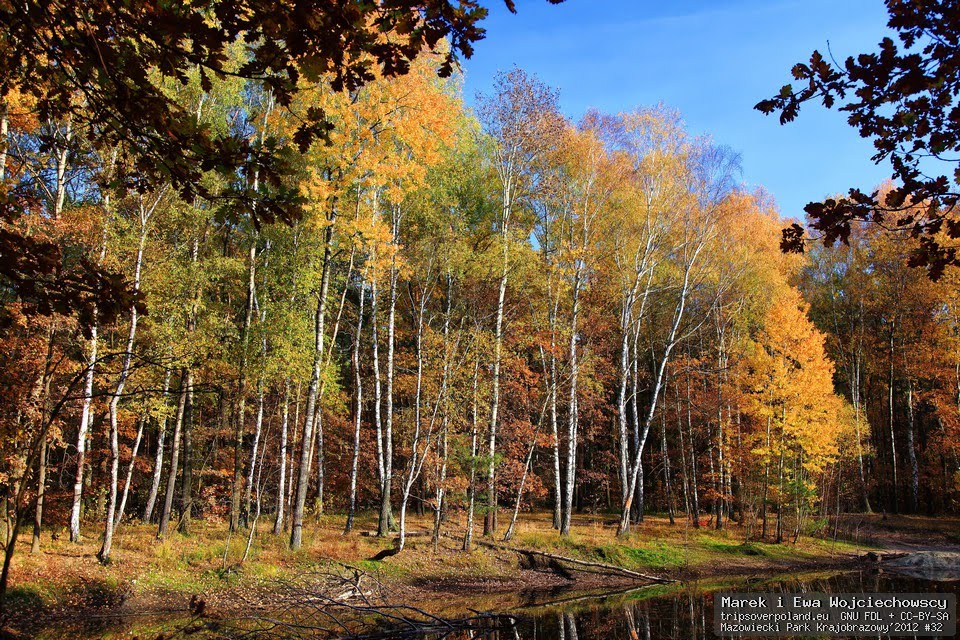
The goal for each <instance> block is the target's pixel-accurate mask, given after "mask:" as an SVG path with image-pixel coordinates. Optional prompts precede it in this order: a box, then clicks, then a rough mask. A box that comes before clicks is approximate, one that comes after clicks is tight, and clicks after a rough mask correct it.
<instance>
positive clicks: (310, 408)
mask: <svg viewBox="0 0 960 640" xmlns="http://www.w3.org/2000/svg"><path fill="white" fill-rule="evenodd" d="M335 220H336V214H335V213H331V216H330V217H329V218H328V222H329V224H328V225H327V228H326V230H325V232H324V249H323V266H322V271H321V275H320V291H319V294H318V296H317V313H316V315H315V316H314V343H313V368H312V373H311V376H310V386H309V387H308V388H307V407H306V413H307V415H306V420H304V425H303V436H302V437H301V438H300V467H299V469H298V470H297V489H296V492H295V493H296V497H295V499H294V503H293V511H292V514H291V522H290V548H291V549H293V550H297V549H299V548H300V547H301V546H302V544H303V516H304V510H305V508H306V503H307V485H308V484H309V483H310V463H311V460H310V443H312V442H313V428H314V420H315V419H316V417H317V416H318V415H319V410H318V407H317V404H318V396H319V390H320V373H321V367H322V366H323V354H324V323H325V321H326V313H327V292H328V290H329V288H330V262H331V258H332V252H333V247H332V243H333V223H334V222H335Z"/></svg>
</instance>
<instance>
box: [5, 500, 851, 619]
mask: <svg viewBox="0 0 960 640" xmlns="http://www.w3.org/2000/svg"><path fill="white" fill-rule="evenodd" d="M504 517H505V516H504ZM343 524H344V518H343V516H339V515H326V516H322V517H320V518H319V519H311V520H310V521H308V523H307V526H305V529H304V544H303V548H302V549H300V550H298V551H296V552H291V551H290V550H289V549H288V547H287V535H286V534H284V535H281V536H274V535H273V534H272V522H271V521H269V520H268V519H261V521H260V523H259V524H258V533H257V536H256V538H255V540H254V543H253V545H252V548H251V552H250V556H249V557H248V559H247V561H246V562H245V563H243V564H242V565H240V564H239V561H240V559H241V557H242V555H243V550H244V547H245V546H246V541H247V532H246V531H241V532H239V533H235V534H233V535H230V536H229V551H228V553H227V555H226V557H227V560H226V562H224V550H225V549H226V547H227V540H228V532H227V527H226V525H225V523H224V522H222V521H195V522H194V523H193V526H192V528H191V531H190V533H189V534H188V535H181V534H179V533H173V534H171V535H170V536H168V538H167V539H166V540H163V541H158V540H157V539H156V527H155V526H151V525H139V524H125V525H123V526H122V527H120V529H119V530H118V532H117V534H116V537H115V542H114V552H113V561H112V562H111V563H110V564H109V565H107V566H104V565H101V564H100V563H99V562H98V561H97V559H96V553H97V551H98V549H99V539H98V538H99V536H98V535H97V534H98V531H97V529H96V524H95V523H86V526H85V529H84V531H85V533H86V536H87V537H86V539H85V540H84V541H83V542H81V543H79V544H73V543H70V542H69V541H68V540H67V537H66V535H65V532H63V531H59V532H53V533H54V535H53V536H52V537H51V535H50V533H49V532H45V534H44V537H43V545H42V548H43V550H42V552H41V553H39V554H30V553H29V552H28V550H27V549H26V548H22V550H21V553H20V554H18V556H17V557H16V559H15V561H14V569H13V573H12V576H11V578H12V579H11V584H12V585H13V587H14V589H15V594H16V595H17V597H20V598H21V599H23V600H24V602H26V603H32V605H35V606H39V605H40V604H41V603H42V604H43V605H47V606H51V605H57V606H64V605H65V606H87V605H97V604H111V603H116V602H117V601H123V600H124V599H127V600H128V601H129V600H131V599H132V600H136V601H144V600H146V601H152V602H155V603H157V604H159V605H161V606H162V605H163V604H170V603H173V602H174V601H177V602H181V601H185V600H186V599H188V598H189V596H190V595H192V594H202V595H203V596H204V597H206V598H213V599H216V598H217V596H218V594H221V595H222V594H225V593H229V594H230V597H232V598H233V597H236V596H237V593H238V592H248V593H256V592H263V591H264V590H269V588H270V583H271V581H273V580H276V579H286V578H290V577H294V576H299V575H303V574H304V573H306V572H309V571H312V570H317V569H319V570H330V569H332V568H334V569H335V568H338V567H340V563H342V564H347V565H351V566H356V567H358V568H360V569H362V570H364V571H367V572H371V573H376V574H378V575H379V576H380V577H381V579H383V580H385V581H387V582H394V583H398V584H399V583H406V584H411V583H414V582H417V583H420V584H423V583H429V582H431V581H436V582H443V581H444V580H451V579H459V580H463V579H478V580H479V579H485V580H509V579H510V578H511V577H515V576H517V575H518V572H519V564H518V561H517V557H516V555H515V554H512V553H504V552H499V551H494V550H490V549H486V548H482V547H477V548H475V550H474V551H473V552H471V553H463V552H462V551H461V550H460V542H459V540H458V539H457V538H459V537H460V536H462V534H463V527H464V523H463V522H461V521H460V519H459V518H457V517H452V518H451V519H450V521H449V522H447V523H446V524H445V531H446V532H448V533H449V534H450V536H451V537H444V538H443V539H441V541H440V544H439V545H438V547H437V548H435V547H434V545H433V544H432V542H431V540H430V537H429V536H417V537H411V538H409V539H408V541H407V546H406V548H405V550H404V551H403V552H402V553H400V554H398V555H395V556H391V557H388V558H386V559H385V560H382V561H373V560H370V558H372V557H373V556H374V555H376V553H377V552H378V551H380V550H382V549H385V548H389V547H391V546H392V541H389V540H384V539H380V538H376V537H372V536H364V535H361V532H365V531H366V532H369V531H372V530H373V529H374V528H375V525H376V520H375V514H363V515H361V516H360V517H359V518H358V520H357V522H356V527H355V532H354V533H352V534H351V535H348V536H344V535H342V531H343ZM504 524H505V523H504ZM431 527H432V520H431V518H430V516H424V517H418V516H416V515H411V516H408V530H409V531H427V530H429V529H430V528H431ZM481 527H482V525H481V526H478V528H477V531H476V534H475V535H476V536H478V539H479V536H480V534H481V530H480V529H481ZM497 541H498V542H499V539H498V540H497ZM510 544H512V545H514V546H517V547H524V548H533V549H539V550H544V551H548V552H552V553H557V554H560V555H565V556H569V557H577V558H581V559H588V560H595V561H600V562H606V563H609V564H615V565H618V566H623V567H626V568H630V569H638V570H646V571H651V570H654V571H657V572H660V573H672V572H675V571H688V572H689V571H691V570H693V571H695V572H696V571H702V572H705V573H714V574H715V573H717V569H718V568H722V567H723V566H730V567H739V568H740V569H741V570H742V569H743V568H744V567H746V568H750V567H756V568H758V569H759V568H762V567H769V566H778V565H779V566H783V565H786V564H789V563H790V562H794V561H803V560H810V559H815V558H822V557H824V556H826V555H830V554H833V553H850V552H852V551H855V550H856V547H854V546H852V545H850V544H848V543H843V542H836V543H835V542H831V541H824V540H819V539H814V538H806V537H805V538H801V541H800V543H799V544H797V545H792V544H782V545H774V544H764V543H756V542H753V543H749V544H743V540H742V533H741V531H740V530H739V529H737V528H736V527H734V528H733V529H730V530H723V531H715V530H711V529H699V530H697V529H693V528H692V527H690V526H689V525H688V524H686V523H684V522H683V521H682V520H678V522H677V524H675V525H670V524H669V522H668V521H667V520H666V519H665V518H659V517H649V518H647V521H646V522H645V523H644V524H643V525H642V526H640V527H638V528H636V529H635V530H634V532H632V533H631V534H630V535H628V536H625V537H621V538H617V537H616V535H615V525H614V524H613V523H612V522H609V521H605V520H604V519H603V518H602V517H591V516H577V517H576V518H575V519H574V522H573V526H572V532H571V535H570V536H569V537H566V538H561V537H560V536H559V535H558V534H557V532H556V531H555V530H553V529H552V527H551V526H550V514H549V513H547V512H538V513H532V514H523V515H522V516H521V518H520V520H519V522H518V523H517V531H516V535H515V538H514V539H513V541H512V542H511V543H510ZM177 594H179V596H178V595H177ZM151 599H152V600H151Z"/></svg>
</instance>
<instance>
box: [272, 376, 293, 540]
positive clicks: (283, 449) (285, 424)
mask: <svg viewBox="0 0 960 640" xmlns="http://www.w3.org/2000/svg"><path fill="white" fill-rule="evenodd" d="M289 418H290V378H287V379H286V380H284V382H283V419H282V421H281V423H280V451H279V453H278V454H277V456H278V458H279V462H280V478H279V480H277V516H276V518H275V519H274V521H273V534H274V535H277V536H278V535H280V532H282V531H283V515H284V506H285V504H284V503H285V502H286V495H287V489H286V487H287V433H288V431H289V429H290V422H289Z"/></svg>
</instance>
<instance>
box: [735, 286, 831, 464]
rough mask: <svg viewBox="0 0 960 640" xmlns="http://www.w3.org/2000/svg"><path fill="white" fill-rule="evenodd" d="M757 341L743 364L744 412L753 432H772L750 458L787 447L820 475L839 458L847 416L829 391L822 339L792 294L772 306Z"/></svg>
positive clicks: (828, 368) (828, 369) (828, 366)
mask: <svg viewBox="0 0 960 640" xmlns="http://www.w3.org/2000/svg"><path fill="white" fill-rule="evenodd" d="M756 342H757V345H756V347H757V348H756V349H754V350H753V353H751V354H750V355H749V356H748V357H747V358H745V362H744V369H745V373H744V374H743V378H742V382H743V387H744V389H745V399H746V409H747V411H748V413H750V414H751V415H753V417H754V420H755V421H756V422H757V423H758V430H763V429H765V428H766V426H767V425H770V428H771V430H772V432H773V433H772V435H771V440H770V442H769V443H766V442H765V436H766V434H763V436H760V434H758V439H760V438H762V439H764V446H759V447H757V448H755V449H754V450H753V453H754V454H755V455H757V456H759V457H761V458H767V459H769V456H770V455H771V454H773V453H774V451H776V455H780V454H782V453H783V450H782V449H780V447H781V446H782V447H786V450H787V451H791V452H793V453H794V454H796V455H799V456H800V458H801V460H802V464H803V467H804V468H805V469H806V470H808V471H810V472H819V471H821V470H822V469H823V467H824V465H825V464H827V463H829V462H830V461H832V460H834V459H835V458H836V456H837V455H838V454H839V451H840V448H839V443H840V441H841V440H842V439H843V438H844V437H846V436H847V433H848V431H849V430H850V413H849V411H846V410H845V404H844V402H843V401H842V400H841V398H839V397H838V396H837V395H836V393H835V392H834V388H833V371H834V367H833V363H832V362H831V361H830V359H829V358H828V357H827V355H826V351H825V349H824V336H823V334H822V333H820V332H819V331H818V330H817V329H816V328H815V327H814V326H813V323H812V322H811V321H810V319H809V318H808V317H807V304H806V303H805V302H804V301H803V299H802V298H801V296H800V293H799V292H798V291H797V290H796V289H794V288H789V289H787V290H786V291H785V292H783V293H782V294H781V295H779V296H778V297H777V298H776V299H775V300H773V301H772V303H771V306H770V308H769V310H768V312H767V315H766V318H765V320H764V324H763V327H762V329H761V330H760V331H759V332H758V335H757V337H756Z"/></svg>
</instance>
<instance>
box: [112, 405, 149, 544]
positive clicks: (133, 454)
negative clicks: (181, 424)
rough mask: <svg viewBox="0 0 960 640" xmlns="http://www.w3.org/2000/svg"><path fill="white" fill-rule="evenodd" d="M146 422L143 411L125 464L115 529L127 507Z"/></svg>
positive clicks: (145, 415)
mask: <svg viewBox="0 0 960 640" xmlns="http://www.w3.org/2000/svg"><path fill="white" fill-rule="evenodd" d="M146 422H147V414H146V412H144V414H143V415H142V416H140V420H139V424H138V425H137V436H136V438H134V440H133V448H132V449H131V450H130V464H129V466H127V477H126V481H125V482H124V483H123V495H122V496H121V497H120V507H119V508H118V509H117V518H116V520H114V522H113V527H114V529H116V528H117V527H119V526H120V523H121V522H123V514H124V512H125V511H126V509H127V496H129V495H130V484H131V483H132V482H133V470H134V465H135V464H136V462H137V453H138V452H139V451H140V442H141V441H142V440H143V425H145V424H146Z"/></svg>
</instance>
